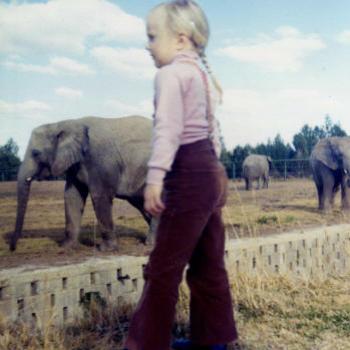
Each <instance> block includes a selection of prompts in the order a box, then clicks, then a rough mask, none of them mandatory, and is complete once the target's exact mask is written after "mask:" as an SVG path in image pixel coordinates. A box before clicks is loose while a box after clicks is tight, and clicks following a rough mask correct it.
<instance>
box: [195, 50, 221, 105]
mask: <svg viewBox="0 0 350 350" xmlns="http://www.w3.org/2000/svg"><path fill="white" fill-rule="evenodd" d="M199 57H200V58H201V60H202V63H203V65H204V67H205V69H206V71H207V72H208V74H209V75H210V79H211V81H212V83H213V85H214V87H215V89H216V90H217V92H218V93H219V101H220V103H222V95H223V91H222V88H221V85H220V84H219V82H218V80H217V79H216V78H215V76H214V74H213V72H212V70H211V68H210V66H209V63H208V60H207V56H206V54H205V52H204V50H201V51H200V52H199Z"/></svg>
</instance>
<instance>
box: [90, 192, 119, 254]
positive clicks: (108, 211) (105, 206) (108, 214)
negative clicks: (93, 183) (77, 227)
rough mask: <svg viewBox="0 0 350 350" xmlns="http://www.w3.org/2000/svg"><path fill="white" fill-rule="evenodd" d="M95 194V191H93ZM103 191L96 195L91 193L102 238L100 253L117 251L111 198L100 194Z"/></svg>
mask: <svg viewBox="0 0 350 350" xmlns="http://www.w3.org/2000/svg"><path fill="white" fill-rule="evenodd" d="M94 192H95V191H94ZM102 192H103V190H102V189H101V190H99V191H98V193H94V194H92V193H91V198H92V204H93V206H94V210H95V214H96V218H97V221H98V228H99V232H100V234H101V237H102V243H101V245H100V250H101V251H114V250H116V249H117V242H116V241H115V239H114V238H112V237H113V215H112V207H113V197H110V196H108V195H105V194H103V193H102Z"/></svg>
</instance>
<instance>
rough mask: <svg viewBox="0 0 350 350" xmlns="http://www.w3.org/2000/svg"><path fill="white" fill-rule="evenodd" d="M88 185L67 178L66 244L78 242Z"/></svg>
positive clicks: (65, 204) (65, 206)
mask: <svg viewBox="0 0 350 350" xmlns="http://www.w3.org/2000/svg"><path fill="white" fill-rule="evenodd" d="M88 193H89V191H88V188H87V186H86V185H84V184H81V183H78V182H77V181H76V180H75V179H73V180H70V179H67V181H66V185H65V189H64V209H65V218H66V228H65V240H64V241H63V245H64V246H68V247H73V246H76V245H77V244H78V237H79V232H80V225H81V218H82V215H83V212H84V207H85V203H86V198H87V196H88Z"/></svg>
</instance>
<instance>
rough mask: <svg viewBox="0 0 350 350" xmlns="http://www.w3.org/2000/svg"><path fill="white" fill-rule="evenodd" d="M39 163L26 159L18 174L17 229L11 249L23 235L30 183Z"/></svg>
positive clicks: (11, 237) (11, 241) (12, 239)
mask: <svg viewBox="0 0 350 350" xmlns="http://www.w3.org/2000/svg"><path fill="white" fill-rule="evenodd" d="M37 170H38V169H37V165H36V164H35V162H34V161H33V160H32V159H30V160H25V161H24V162H23V163H22V165H21V167H20V169H19V172H18V175H17V216H16V226H15V231H14V232H13V233H12V234H11V236H10V250H11V251H14V250H15V249H16V245H17V240H18V239H19V238H20V237H21V234H22V228H23V222H24V216H25V213H26V209H27V203H28V199H29V192H30V185H31V182H32V180H33V177H34V175H35V174H36V173H37Z"/></svg>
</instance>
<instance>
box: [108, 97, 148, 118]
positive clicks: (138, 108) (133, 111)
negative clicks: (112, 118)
mask: <svg viewBox="0 0 350 350" xmlns="http://www.w3.org/2000/svg"><path fill="white" fill-rule="evenodd" d="M106 107H107V108H108V109H109V110H111V112H112V114H113V115H142V116H144V117H148V116H151V115H152V113H153V104H152V101H151V100H143V101H140V102H138V103H136V104H128V103H125V102H122V101H120V100H117V99H113V100H108V101H106Z"/></svg>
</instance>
